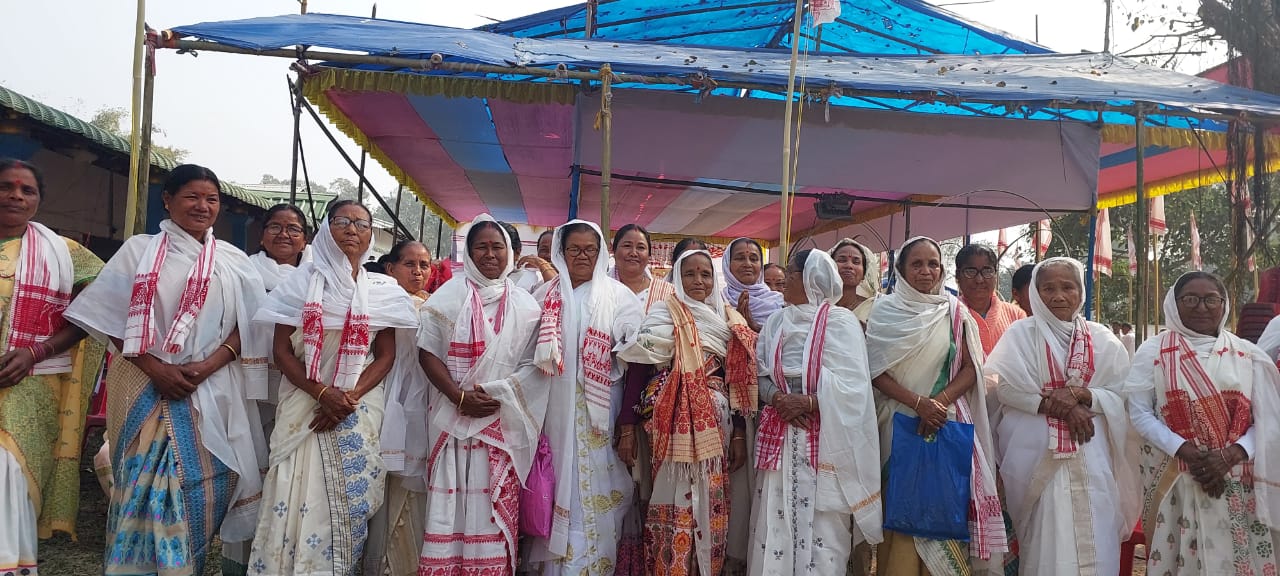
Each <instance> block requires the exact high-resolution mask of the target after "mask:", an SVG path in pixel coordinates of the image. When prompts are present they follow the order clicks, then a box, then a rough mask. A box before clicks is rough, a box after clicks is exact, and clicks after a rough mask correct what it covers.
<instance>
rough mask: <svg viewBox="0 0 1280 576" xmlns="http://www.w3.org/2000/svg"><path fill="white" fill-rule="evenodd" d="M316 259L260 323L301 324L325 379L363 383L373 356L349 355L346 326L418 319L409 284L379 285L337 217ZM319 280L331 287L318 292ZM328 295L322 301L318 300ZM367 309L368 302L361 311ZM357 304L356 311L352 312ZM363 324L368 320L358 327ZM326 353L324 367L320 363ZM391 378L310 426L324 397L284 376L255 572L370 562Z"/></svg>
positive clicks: (371, 327) (336, 572) (286, 573)
mask: <svg viewBox="0 0 1280 576" xmlns="http://www.w3.org/2000/svg"><path fill="white" fill-rule="evenodd" d="M313 246H314V249H315V260H314V261H313V262H310V263H307V264H303V265H302V266H301V267H300V268H299V269H298V271H297V272H296V273H294V274H292V275H290V276H289V278H288V279H287V280H286V281H285V282H284V283H283V284H281V285H279V286H277V287H276V289H275V290H273V291H272V292H271V294H270V295H269V296H268V297H267V301H266V303H265V304H264V305H263V306H262V308H261V309H259V311H258V314H257V315H256V316H255V318H254V320H255V322H259V323H262V324H266V325H285V326H296V327H298V330H296V331H295V332H294V335H293V351H294V354H295V355H296V356H297V357H298V358H299V359H301V360H303V362H304V365H305V366H306V368H307V369H308V371H312V370H314V371H315V372H316V374H318V375H319V379H320V380H319V381H320V382H322V383H325V384H326V385H329V386H333V387H337V388H339V389H342V390H344V391H346V390H350V389H352V388H354V387H355V384H356V380H357V378H358V375H359V372H361V371H362V369H363V366H364V365H365V364H367V363H368V362H369V361H370V360H371V359H372V355H370V354H368V353H366V356H365V358H364V359H363V360H362V361H361V360H355V362H356V363H357V364H358V365H351V364H345V365H344V361H343V360H342V359H343V358H344V357H348V356H349V354H348V353H346V352H347V349H348V348H349V347H348V346H344V345H343V344H344V339H346V340H350V339H351V337H352V336H353V335H350V334H344V332H346V331H347V330H345V329H344V327H346V326H347V324H346V322H347V320H348V318H349V317H351V318H356V317H358V316H362V314H360V312H361V311H363V312H364V314H363V315H366V316H367V329H368V333H369V334H368V336H367V337H368V342H369V344H370V345H372V343H373V340H374V336H373V335H374V334H375V333H376V332H378V331H379V330H382V329H389V328H411V327H415V326H416V322H415V320H416V316H415V315H414V312H415V311H414V309H413V306H412V304H411V303H410V301H409V296H408V295H407V294H405V292H404V290H403V289H401V288H400V287H399V286H393V285H381V284H374V283H372V282H371V281H370V279H369V277H368V275H367V273H366V272H365V271H364V270H363V269H360V270H357V271H356V273H357V276H356V277H355V278H354V279H353V278H352V269H351V263H350V261H349V260H348V259H347V257H346V255H345V254H343V253H342V251H341V250H340V249H339V248H338V245H337V243H336V242H335V241H334V239H333V236H332V235H331V233H330V231H329V227H328V225H325V226H322V227H321V229H320V232H319V233H318V234H317V235H316V239H315V243H314V244H313ZM315 289H319V290H320V291H321V294H318V295H317V294H315ZM315 296H319V298H320V300H319V302H309V299H311V298H313V297H315ZM316 304H318V305H319V308H320V309H319V310H316V311H315V312H318V313H319V315H320V318H321V320H322V323H321V325H322V327H323V333H322V334H321V335H320V336H321V337H320V339H319V342H318V344H319V350H318V354H316V355H314V356H313V355H312V354H311V350H310V347H309V345H308V344H307V343H306V338H304V334H303V332H304V330H303V325H304V322H303V309H304V308H307V309H308V312H307V313H308V315H310V314H312V313H313V312H312V310H313V308H312V307H313V306H315V305H316ZM361 308H363V310H360V309H361ZM352 310H355V311H354V312H350V314H349V311H352ZM354 331H358V329H353V332H354ZM313 358H319V366H318V367H317V366H314V365H313V364H312V362H313V360H312V359H313ZM384 405H385V402H384V392H383V387H382V384H379V385H377V386H376V387H374V388H373V389H372V390H371V391H369V392H368V393H367V394H365V395H364V396H362V397H361V398H360V401H359V403H358V406H356V410H355V412H353V413H352V414H351V415H350V416H348V417H347V418H346V419H345V420H343V421H342V422H341V423H340V424H339V425H338V426H337V427H336V428H334V429H332V430H328V431H325V432H320V433H317V432H315V431H314V430H312V429H311V428H310V423H311V420H312V418H314V416H315V412H316V408H317V403H316V401H315V399H314V398H312V397H311V395H310V394H308V393H306V392H304V391H303V390H302V389H300V388H298V387H296V386H294V385H293V383H291V382H289V379H288V378H281V380H280V402H279V406H278V408H277V419H276V427H275V430H274V431H273V433H272V435H271V458H270V468H269V469H268V471H267V476H266V480H265V482H264V484H265V486H264V489H263V505H262V512H261V515H260V516H259V518H258V533H257V536H256V538H255V539H254V542H253V549H252V551H251V553H250V558H249V573H250V574H271V575H276V576H348V575H351V574H354V573H355V571H356V569H357V567H358V566H359V565H360V558H361V554H362V553H363V550H364V546H365V540H366V537H367V535H368V521H369V519H370V518H371V517H372V516H373V514H374V512H376V511H377V510H378V508H379V507H380V506H381V505H382V499H383V482H384V480H385V477H386V468H385V467H384V466H383V463H382V457H381V453H380V452H381V450H380V446H379V435H380V433H381V427H382V417H383V409H384Z"/></svg>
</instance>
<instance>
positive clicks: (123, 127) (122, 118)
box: [89, 107, 190, 162]
mask: <svg viewBox="0 0 1280 576" xmlns="http://www.w3.org/2000/svg"><path fill="white" fill-rule="evenodd" d="M89 123H90V124H92V125H94V126H96V127H98V128H99V129H101V130H105V131H107V132H108V133H110V134H114V135H116V136H119V137H121V138H125V139H128V138H129V128H128V126H129V125H130V122H129V111H128V110H125V109H124V108H120V107H108V108H101V109H99V110H98V111H97V112H94V114H93V118H91V119H89ZM151 133H152V135H153V138H152V140H153V142H152V144H151V149H152V150H153V151H156V152H160V153H161V154H164V155H166V156H169V157H170V158H172V159H173V160H174V161H175V162H182V161H183V160H184V159H186V157H187V155H188V154H190V151H189V150H187V149H185V148H177V147H174V146H166V145H163V144H158V143H156V142H154V136H156V135H158V136H164V135H165V133H164V130H161V129H160V127H159V126H156V125H152V126H151Z"/></svg>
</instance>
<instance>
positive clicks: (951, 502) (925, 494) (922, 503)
mask: <svg viewBox="0 0 1280 576" xmlns="http://www.w3.org/2000/svg"><path fill="white" fill-rule="evenodd" d="M919 426H920V419H919V418H914V417H911V416H907V415H906V414H901V413H899V414H894V415H893V452H892V453H890V455H889V465H888V469H887V470H886V474H887V478H888V480H887V481H886V483H885V500H884V527H885V528H886V529H888V530H893V531H894V532H899V533H902V534H910V535H912V536H921V537H924V538H932V539H935V540H962V541H965V542H968V541H969V494H970V493H971V491H972V485H971V484H970V483H969V479H970V477H971V476H972V475H973V425H972V424H963V423H960V422H953V421H948V422H947V423H946V425H944V426H943V427H942V428H941V429H940V430H938V432H937V434H934V435H933V436H931V437H929V438H927V439H926V438H924V437H922V436H920V435H919V434H917V433H916V430H917V429H918V427H919Z"/></svg>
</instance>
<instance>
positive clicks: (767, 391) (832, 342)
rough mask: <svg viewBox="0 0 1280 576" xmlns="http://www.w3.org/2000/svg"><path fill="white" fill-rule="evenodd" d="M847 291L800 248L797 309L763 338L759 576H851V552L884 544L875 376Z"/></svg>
mask: <svg viewBox="0 0 1280 576" xmlns="http://www.w3.org/2000/svg"><path fill="white" fill-rule="evenodd" d="M842 293H843V285H842V283H841V280H840V276H839V273H838V272H837V271H836V265H835V263H834V262H833V261H832V260H831V257H830V256H828V255H827V254H826V253H825V252H822V251H821V250H802V251H800V252H798V253H797V254H796V255H795V256H794V257H793V258H792V260H791V263H790V265H789V267H788V268H787V279H786V291H785V292H784V293H783V294H784V296H785V298H786V302H787V303H788V304H790V305H789V306H787V307H785V308H782V309H781V310H779V311H778V312H777V313H775V314H773V315H772V316H771V317H770V318H769V321H768V322H766V323H765V325H764V329H763V330H762V331H761V332H760V340H759V343H758V345H757V347H756V355H757V357H758V358H759V362H760V400H761V401H762V402H763V403H765V408H764V409H763V410H762V411H761V413H760V431H759V433H758V434H757V437H756V468H757V476H756V494H755V496H756V500H755V505H754V510H753V512H752V522H751V524H752V531H751V544H752V545H751V547H750V549H751V558H750V563H749V572H750V573H751V574H803V573H810V574H839V573H843V572H844V570H845V568H846V567H847V565H848V561H849V555H850V553H851V551H852V548H853V546H855V545H857V544H858V543H860V542H863V541H866V542H868V543H871V544H876V543H879V542H880V541H881V540H882V538H883V532H882V529H881V524H882V510H883V508H882V504H881V499H880V459H879V456H880V450H879V446H878V444H877V441H878V438H877V436H878V435H877V432H876V420H875V418H874V414H875V405H874V404H873V403H872V399H871V398H872V388H871V374H870V372H869V371H868V367H867V356H866V347H865V345H864V343H863V337H862V327H861V325H859V323H858V318H857V317H856V316H855V315H854V314H853V312H852V311H850V310H848V309H846V308H843V307H840V306H838V305H836V304H835V301H836V300H838V299H839V298H840V296H841V294H842Z"/></svg>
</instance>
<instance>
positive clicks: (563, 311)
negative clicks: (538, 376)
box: [533, 220, 644, 430]
mask: <svg viewBox="0 0 1280 576" xmlns="http://www.w3.org/2000/svg"><path fill="white" fill-rule="evenodd" d="M577 225H585V226H587V227H588V228H589V229H590V231H591V232H593V233H594V234H595V236H596V240H597V242H598V244H599V249H600V252H598V253H597V254H596V259H595V269H594V270H593V271H592V275H591V279H590V280H588V281H586V282H583V283H582V284H581V285H580V286H578V287H577V288H574V287H573V282H572V280H571V279H570V275H569V264H568V261H567V260H566V259H565V254H564V250H565V244H564V243H565V242H566V241H567V240H568V239H567V238H566V236H567V234H566V229H567V228H569V227H571V226H577ZM604 246H605V244H604V234H601V233H600V227H599V226H596V225H595V224H594V223H592V222H587V221H585V220H572V221H570V222H568V223H566V224H564V225H563V226H560V227H559V228H556V232H555V235H554V236H553V237H552V241H551V263H552V264H553V265H554V266H555V268H556V271H557V272H558V273H559V276H557V277H556V278H555V279H553V280H552V281H550V282H547V285H546V286H545V287H544V288H543V289H542V290H539V294H538V295H537V296H538V297H539V300H541V303H542V321H541V322H542V323H541V326H540V327H539V334H538V342H537V345H536V346H535V348H534V355H533V361H534V364H535V365H536V366H537V367H538V368H540V369H541V370H542V371H543V373H544V374H547V375H549V376H559V375H562V374H571V375H574V376H576V377H578V378H580V379H581V381H582V385H583V387H584V389H585V390H586V400H587V413H588V415H589V417H590V420H591V425H592V427H594V428H596V429H598V430H607V429H608V428H609V426H610V422H611V420H612V418H613V415H611V410H612V404H615V403H614V402H612V400H611V395H612V393H611V391H610V387H611V384H610V382H611V381H612V380H617V379H618V378H620V377H621V374H622V373H621V370H620V369H619V368H618V366H617V365H616V363H615V362H614V361H613V354H612V350H614V349H615V348H620V347H622V346H624V345H625V344H626V343H627V342H629V341H630V340H631V339H632V337H633V336H634V335H635V332H636V330H637V329H639V324H640V321H641V319H642V316H641V312H640V311H641V310H643V309H644V306H643V304H641V303H640V302H639V299H637V298H636V297H635V294H634V293H632V292H631V289H630V288H627V287H626V286H624V285H623V284H622V283H620V282H618V281H617V280H614V279H613V278H610V277H609V275H608V269H607V267H608V261H609V259H608V256H607V253H606V252H605V251H604ZM624 295H625V296H624ZM632 306H634V308H631V307H632ZM619 320H623V321H625V322H626V324H628V326H626V327H625V329H623V330H619V329H618V328H619V326H618V321H619ZM570 346H573V347H575V348H578V349H579V352H578V353H573V354H570V353H566V349H567V348H568V347H570Z"/></svg>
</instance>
